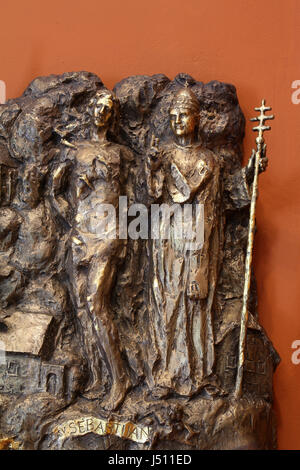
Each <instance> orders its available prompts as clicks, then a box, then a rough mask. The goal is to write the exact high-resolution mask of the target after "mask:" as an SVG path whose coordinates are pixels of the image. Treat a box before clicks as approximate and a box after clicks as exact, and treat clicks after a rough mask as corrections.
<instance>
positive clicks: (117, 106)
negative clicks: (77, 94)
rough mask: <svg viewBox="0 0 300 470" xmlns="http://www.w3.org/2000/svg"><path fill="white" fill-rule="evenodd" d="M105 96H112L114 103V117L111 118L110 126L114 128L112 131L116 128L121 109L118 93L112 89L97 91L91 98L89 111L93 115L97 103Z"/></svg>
mask: <svg viewBox="0 0 300 470" xmlns="http://www.w3.org/2000/svg"><path fill="white" fill-rule="evenodd" d="M104 97H108V98H110V100H111V101H112V103H113V109H112V117H111V120H110V126H111V127H112V128H113V129H112V131H113V130H114V129H115V127H116V125H117V121H118V117H119V109H120V102H119V100H118V98H117V97H116V95H115V94H114V93H113V92H112V91H110V90H106V89H104V90H99V91H97V92H96V94H95V95H94V96H93V97H92V98H91V100H90V102H89V106H88V112H89V114H90V115H92V112H93V109H94V107H95V106H96V103H97V102H98V101H99V100H100V99H101V98H104Z"/></svg>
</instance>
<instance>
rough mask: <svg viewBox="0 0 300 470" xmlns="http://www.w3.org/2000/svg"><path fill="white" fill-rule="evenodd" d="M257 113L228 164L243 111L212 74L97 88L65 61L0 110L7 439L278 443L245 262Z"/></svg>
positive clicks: (99, 443) (268, 348)
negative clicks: (245, 154)
mask: <svg viewBox="0 0 300 470" xmlns="http://www.w3.org/2000/svg"><path fill="white" fill-rule="evenodd" d="M268 109H269V108H267V107H266V106H265V104H264V103H263V104H262V106H261V107H260V108H258V109H257V111H259V112H260V115H259V117H258V118H256V120H258V126H257V129H256V130H257V131H258V136H257V140H256V144H257V145H256V150H254V151H253V153H252V155H251V156H250V158H249V161H248V163H247V165H246V166H245V167H243V166H242V163H241V162H242V140H243V136H244V125H245V120H244V116H243V113H242V111H241V109H240V107H239V103H238V99H237V95H236V90H235V88H234V86H232V85H229V84H225V83H222V82H218V81H213V82H209V83H207V84H204V83H202V82H197V81H196V80H194V79H193V78H192V77H190V76H189V75H186V74H179V75H178V76H177V77H176V78H175V79H174V80H169V79H168V78H167V77H166V76H164V75H162V74H158V75H153V76H152V77H149V76H134V77H129V78H127V79H124V80H122V81H121V82H119V83H118V84H117V85H116V86H115V88H114V90H113V91H109V90H107V89H106V88H105V87H104V85H103V84H102V82H101V80H100V79H99V78H98V77H97V76H95V75H93V74H91V73H87V72H73V73H66V74H63V75H52V76H49V77H40V78H37V79H36V80H34V81H33V82H32V83H31V84H30V85H29V86H28V88H27V89H26V90H25V92H24V94H23V95H22V96H21V97H20V98H17V99H15V100H9V101H8V102H7V103H6V104H5V105H1V106H0V177H1V183H0V257H1V263H0V266H1V267H0V293H1V297H0V350H1V355H0V437H1V439H2V440H3V443H8V444H7V446H8V447H9V446H11V444H9V443H11V442H16V443H17V444H18V445H17V447H18V448H23V449H105V448H110V449H244V448H245V449H247V448H249V449H250V448H251V449H271V448H275V447H276V439H275V438H274V436H275V435H276V433H275V432H274V431H275V424H274V419H273V411H272V376H273V372H274V369H275V368H276V365H277V364H278V362H279V357H278V355H277V353H276V351H275V349H274V348H273V346H272V343H271V342H270V340H269V339H268V338H267V336H266V333H265V332H264V330H263V329H262V327H261V326H260V324H259V321H258V311H257V294H256V287H255V279H254V276H253V273H252V269H251V253H252V245H253V239H254V221H255V202H256V196H257V194H256V192H257V185H258V175H259V173H261V172H263V171H264V170H265V169H266V166H267V157H266V146H265V144H264V138H263V132H264V131H265V130H266V126H265V121H266V120H267V119H270V118H271V116H267V114H266V112H267V111H268ZM163 208H164V210H165V209H166V212H164V213H163V212H162V211H163ZM249 220H250V222H249ZM33 422H34V426H33V424H32V423H33ZM5 446H6V444H5V445H4V444H3V448H6V447H7V446H6V447H5ZM15 447H16V446H15Z"/></svg>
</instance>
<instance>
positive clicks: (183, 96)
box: [170, 87, 200, 114]
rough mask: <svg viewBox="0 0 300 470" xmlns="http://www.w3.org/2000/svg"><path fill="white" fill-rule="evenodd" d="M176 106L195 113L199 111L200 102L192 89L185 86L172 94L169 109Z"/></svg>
mask: <svg viewBox="0 0 300 470" xmlns="http://www.w3.org/2000/svg"><path fill="white" fill-rule="evenodd" d="M176 106H181V107H184V108H187V109H189V110H191V111H192V112H193V113H195V114H199V112H200V103H199V100H198V98H197V97H196V95H195V94H194V93H193V92H192V90H191V89H190V88H187V87H184V88H182V89H181V90H179V91H178V92H177V93H176V95H175V96H174V98H173V100H172V103H171V107H170V109H172V108H175V107H176Z"/></svg>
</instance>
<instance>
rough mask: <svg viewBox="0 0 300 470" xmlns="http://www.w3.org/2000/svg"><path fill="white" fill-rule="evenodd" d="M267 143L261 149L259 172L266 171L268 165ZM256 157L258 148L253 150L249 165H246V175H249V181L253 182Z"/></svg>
mask: <svg viewBox="0 0 300 470" xmlns="http://www.w3.org/2000/svg"><path fill="white" fill-rule="evenodd" d="M266 148H267V146H266V144H264V145H263V147H262V150H261V157H260V160H259V167H258V171H259V173H263V172H264V171H266V169H267V166H268V158H267V156H266ZM255 158H256V150H254V149H253V150H252V154H251V157H250V158H249V161H248V165H247V166H246V176H247V182H248V183H249V184H251V183H252V182H253V178H254V171H255Z"/></svg>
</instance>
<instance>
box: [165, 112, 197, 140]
mask: <svg viewBox="0 0 300 470" xmlns="http://www.w3.org/2000/svg"><path fill="white" fill-rule="evenodd" d="M170 124H171V129H172V131H173V132H174V134H175V135H177V136H188V135H192V134H193V133H194V131H195V127H196V124H197V115H196V114H195V113H193V112H192V111H191V110H190V109H188V108H182V107H176V108H172V109H171V110H170Z"/></svg>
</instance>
